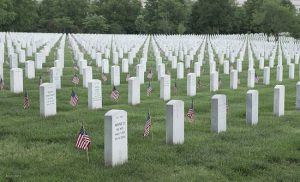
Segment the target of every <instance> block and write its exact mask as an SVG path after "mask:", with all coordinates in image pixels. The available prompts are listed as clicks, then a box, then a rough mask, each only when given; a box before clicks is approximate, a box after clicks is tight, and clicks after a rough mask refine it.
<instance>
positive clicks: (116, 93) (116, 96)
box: [110, 86, 120, 101]
mask: <svg viewBox="0 0 300 182" xmlns="http://www.w3.org/2000/svg"><path fill="white" fill-rule="evenodd" d="M110 97H111V99H112V100H114V101H116V100H118V99H119V97H120V92H119V91H118V90H117V89H116V87H115V86H114V88H113V90H112V92H111V94H110Z"/></svg>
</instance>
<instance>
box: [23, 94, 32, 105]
mask: <svg viewBox="0 0 300 182" xmlns="http://www.w3.org/2000/svg"><path fill="white" fill-rule="evenodd" d="M29 106H30V104H29V97H28V93H27V91H25V94H24V105H23V108H24V109H29Z"/></svg>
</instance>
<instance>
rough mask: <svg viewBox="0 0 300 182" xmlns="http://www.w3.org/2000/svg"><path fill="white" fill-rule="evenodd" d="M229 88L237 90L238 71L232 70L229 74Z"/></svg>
mask: <svg viewBox="0 0 300 182" xmlns="http://www.w3.org/2000/svg"><path fill="white" fill-rule="evenodd" d="M230 88H231V89H233V90H236V89H237V88H238V71H237V70H232V71H231V72H230Z"/></svg>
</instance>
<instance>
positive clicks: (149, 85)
mask: <svg viewBox="0 0 300 182" xmlns="http://www.w3.org/2000/svg"><path fill="white" fill-rule="evenodd" d="M151 93H152V85H151V82H150V81H149V84H148V87H147V96H150V95H151Z"/></svg>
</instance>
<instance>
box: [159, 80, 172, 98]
mask: <svg viewBox="0 0 300 182" xmlns="http://www.w3.org/2000/svg"><path fill="white" fill-rule="evenodd" d="M160 98H161V99H162V100H164V101H167V100H170V98H171V77H170V75H164V76H162V77H161V79H160Z"/></svg>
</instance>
